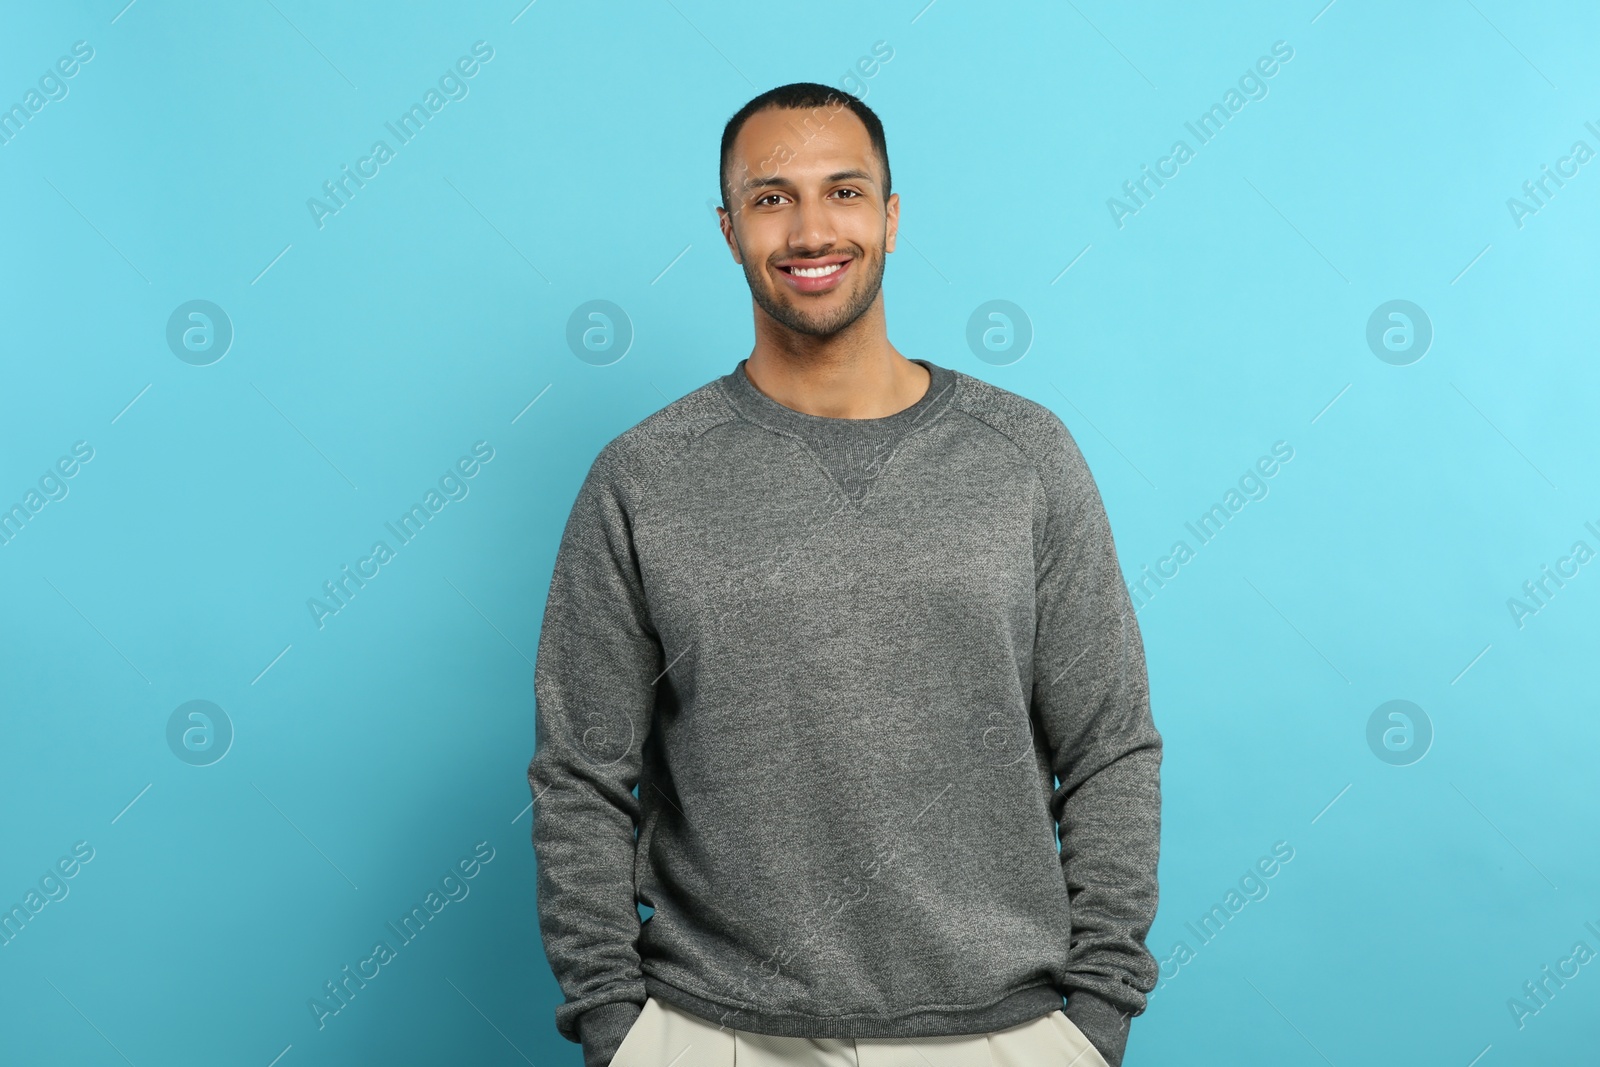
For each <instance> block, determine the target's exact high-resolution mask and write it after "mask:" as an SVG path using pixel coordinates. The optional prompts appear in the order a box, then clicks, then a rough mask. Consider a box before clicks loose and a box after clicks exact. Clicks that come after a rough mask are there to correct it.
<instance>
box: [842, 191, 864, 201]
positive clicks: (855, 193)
mask: <svg viewBox="0 0 1600 1067" xmlns="http://www.w3.org/2000/svg"><path fill="white" fill-rule="evenodd" d="M838 191H839V192H841V193H849V194H850V195H851V196H852V197H855V198H857V199H860V197H861V194H860V193H859V192H857V191H856V190H854V189H840V190H838Z"/></svg>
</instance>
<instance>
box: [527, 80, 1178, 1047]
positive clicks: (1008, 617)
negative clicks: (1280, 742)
mask: <svg viewBox="0 0 1600 1067" xmlns="http://www.w3.org/2000/svg"><path fill="white" fill-rule="evenodd" d="M721 166H722V190H723V208H722V209H721V210H719V211H718V217H719V219H720V221H721V226H722V234H723V237H724V238H725V239H726V241H727V243H728V248H729V250H730V251H731V252H732V254H733V258H734V261H735V262H737V263H739V264H740V265H741V266H742V267H743V269H744V274H745V279H746V281H747V282H748V283H749V286H750V293H751V296H752V298H753V302H754V309H753V310H754V314H755V347H754V348H753V349H752V351H751V352H750V355H749V357H748V358H747V359H745V360H742V361H740V363H739V364H738V365H737V366H736V367H735V368H734V369H733V371H732V372H731V373H729V374H727V375H725V376H724V377H722V378H719V379H716V380H714V381H712V382H709V383H707V384H706V385H704V386H702V387H700V388H698V389H696V390H694V391H693V392H691V393H689V394H688V395H687V396H685V397H683V398H681V399H679V400H677V401H676V402H674V403H672V404H669V405H668V406H667V407H665V408H663V409H662V410H660V411H658V412H656V413H655V414H653V415H651V416H649V417H648V418H646V419H644V420H643V421H642V422H640V423H638V424H637V425H635V426H634V427H632V428H631V429H629V430H628V431H626V432H624V433H622V434H620V435H619V436H617V437H616V438H614V439H613V440H612V441H611V442H610V443H609V444H608V445H606V447H605V448H604V449H603V450H602V451H601V453H600V455H599V456H598V458H596V459H595V461H594V463H593V465H592V466H591V468H590V470H589V473H588V476H587V478H586V479H585V480H584V482H583V485H582V487H581V488H580V489H579V492H578V496H577V500H576V502H575V503H574V505H573V508H572V512H571V515H570V516H569V518H568V520H567V524H566V528H565V531H564V533H563V535H562V539H561V544H560V548H559V550H558V553H557V556H556V563H555V571H554V574H553V576H552V579H551V585H550V594H549V600H548V602H547V605H546V608H545V615H544V624H543V629H542V631H541V634H540V638H539V649H538V662H537V665H536V669H535V695H536V697H537V705H538V707H537V717H536V730H537V741H536V751H535V754H534V756H533V760H532V762H531V764H530V766H529V768H528V781H529V784H530V786H531V788H532V790H533V794H534V796H535V799H536V805H535V812H534V826H533V844H534V850H535V853H536V858H537V861H538V872H539V873H538V908H539V923H540V931H541V934H542V937H543V941H544V947H545V951H546V954H547V955H548V957H549V959H550V963H551V967H552V969H553V970H554V972H555V975H556V978H557V980H558V982H559V983H560V986H561V989H562V991H563V993H564V994H565V996H566V1002H565V1003H564V1004H562V1005H560V1006H558V1007H557V1008H556V1010H555V1016H556V1026H557V1029H558V1031H559V1032H560V1033H561V1034H562V1035H563V1036H565V1037H567V1038H568V1039H570V1040H573V1041H580V1042H581V1043H582V1045H583V1049H584V1062H585V1064H586V1065H587V1067H605V1065H606V1064H608V1063H611V1064H614V1065H615V1067H666V1065H667V1064H669V1063H674V1064H682V1065H690V1064H693V1065H695V1067H704V1065H714V1067H727V1065H732V1064H734V1063H735V1062H737V1063H738V1064H739V1067H747V1065H748V1064H750V1063H770V1064H801V1063H804V1064H841V1065H842V1064H850V1065H856V1064H860V1065H862V1067H867V1065H870V1064H872V1063H878V1064H889V1063H901V1062H904V1063H911V1062H915V1063H919V1064H920V1063H923V1062H930V1063H937V1064H941V1065H944V1064H972V1065H979V1064H982V1065H984V1067H988V1065H989V1064H990V1063H991V1062H992V1063H994V1064H1012V1063H1029V1064H1035V1063H1037V1064H1049V1063H1059V1064H1063V1065H1065V1064H1067V1063H1074V1064H1076V1065H1078V1067H1100V1065H1101V1064H1102V1063H1104V1064H1109V1065H1111V1067H1118V1065H1120V1063H1121V1061H1122V1056H1123V1051H1124V1046H1125V1042H1126V1040H1127V1029H1126V1023H1127V1019H1128V1018H1131V1017H1132V1016H1135V1015H1138V1014H1139V1013H1140V1012H1142V1011H1143V1010H1144V1008H1145V1005H1146V994H1148V993H1149V992H1150V991H1151V990H1152V989H1153V988H1154V986H1155V982H1156V978H1157V968H1156V963H1155V961H1154V959H1153V957H1152V956H1151V955H1150V953H1149V952H1148V951H1147V950H1146V949H1145V945H1144V939H1145V935H1146V934H1147V933H1148V931H1149V928H1150V924H1151V921H1152V919H1153V917H1154V912H1155V907H1156V891H1157V886H1156V860H1157V854H1158V845H1159V828H1160V784H1159V774H1160V764H1161V751H1162V742H1161V736H1160V734H1158V733H1157V731H1156V728H1155V725H1154V723H1153V721H1152V719H1151V714H1150V706H1149V690H1148V682H1147V676H1146V670H1145V661H1144V649H1143V644H1142V641H1141V637H1140V633H1139V628H1138V626H1137V624H1136V623H1135V620H1134V615H1133V610H1132V606H1131V604H1130V603H1129V599H1128V595H1127V591H1126V589H1125V587H1124V585H1123V582H1122V577H1121V571H1120V569H1119V567H1118V565H1117V558H1116V552H1115V548H1114V544H1113V541H1112V537H1111V531H1110V528H1109V526H1108V523H1107V519H1106V515H1105V511H1104V508H1103V506H1102V502H1101V498H1100V495H1099V492H1098V490H1097V488H1096V486H1095V483H1094V480H1093V478H1092V477H1091V476H1090V473H1089V470H1088V468H1087V466H1086V464H1085V462H1084V459H1083V456H1082V455H1081V453H1080V452H1079V450H1078V448H1077V446H1076V444H1075V443H1074V441H1073V439H1072V436H1071V435H1070V434H1069V433H1068V432H1067V429H1066V427H1065V426H1064V425H1063V424H1062V422H1061V420H1060V419H1059V418H1057V417H1056V416H1055V415H1054V414H1053V413H1052V412H1051V411H1050V410H1049V409H1047V408H1045V407H1044V406H1042V405H1040V404H1037V403H1035V402H1033V401H1031V400H1028V399H1026V398H1023V397H1021V396H1019V395H1017V394H1015V393H1011V392H1008V391H1006V390H1004V389H1000V388H998V387H996V386H992V385H989V384H987V383H986V382H984V381H982V380H981V379H978V378H975V377H971V376H968V375H966V374H963V373H961V372H958V371H954V370H950V369H947V368H945V367H943V366H941V365H939V364H937V363H934V362H931V361H929V360H923V359H907V358H905V357H904V356H902V355H901V354H900V352H898V351H897V350H896V349H895V347H894V346H893V345H891V344H890V343H889V340H888V337H887V333H886V327H885V319H884V307H883V294H882V291H881V282H882V278H883V270H884V263H885V257H886V255H887V254H888V253H890V252H892V251H894V247H895V235H896V231H897V229H898V223H899V209H900V203H899V197H898V195H897V194H893V193H891V191H890V175H889V161H888V153H887V150H886V147H885V143H884V138H883V128H882V125H881V124H880V123H879V121H878V118H877V116H876V115H875V114H873V112H872V111H871V110H870V109H869V108H867V106H866V105H865V104H863V103H862V102H861V101H860V100H858V99H856V98H855V97H853V96H850V95H849V94H846V93H843V92H840V91H838V90H834V89H830V88H828V87H827V86H822V85H816V84H812V83H799V84H795V85H787V86H783V87H781V88H778V89H774V90H772V91H771V92H768V93H765V94H762V95H761V96H758V97H756V98H755V99H754V100H752V101H750V103H749V104H747V105H745V107H744V108H743V109H741V110H740V111H739V112H738V113H737V114H735V115H734V116H733V118H732V119H730V120H729V122H728V124H727V127H726V129H725V130H724V132H723V140H722V158H721ZM1057 779H1059V784H1057V781H1056V780H1057ZM636 786H637V789H638V795H637V798H636V797H635V796H634V792H633V791H634V788H635V787H636ZM636 828H637V830H638V834H637V840H636V839H635V829H636ZM1058 829H1059V837H1060V844H1059V846H1058V845H1057V830H1058ZM1058 847H1059V850H1058ZM641 902H642V903H644V904H647V905H649V906H650V907H651V908H652V909H653V912H652V914H651V915H650V917H649V918H648V919H647V920H645V921H644V922H643V923H641V922H640V919H639V910H638V906H637V905H638V904H639V903H641ZM1063 996H1066V997H1067V1001H1066V1007H1065V1010H1064V1011H1063V1010H1062V997H1063ZM935 1046H939V1048H940V1051H939V1053H938V1054H937V1056H936V1055H935V1054H934V1053H933V1052H932V1051H931V1050H932V1049H933V1048H934V1047H935ZM613 1057H615V1058H613Z"/></svg>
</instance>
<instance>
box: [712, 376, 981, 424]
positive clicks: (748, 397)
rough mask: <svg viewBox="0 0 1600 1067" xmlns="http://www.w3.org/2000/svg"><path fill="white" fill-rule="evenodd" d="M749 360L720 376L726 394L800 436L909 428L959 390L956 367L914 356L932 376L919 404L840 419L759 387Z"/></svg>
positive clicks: (753, 415)
mask: <svg viewBox="0 0 1600 1067" xmlns="http://www.w3.org/2000/svg"><path fill="white" fill-rule="evenodd" d="M747 362H749V360H748V357H747V358H746V359H741V360H740V361H739V363H738V365H737V366H735V367H734V368H733V370H732V371H730V372H729V373H727V374H726V375H724V376H723V377H722V378H721V379H719V384H720V385H721V387H722V391H723V393H724V395H726V396H727V397H728V399H729V400H730V401H731V402H732V403H733V405H734V407H735V408H736V409H737V410H738V411H739V412H740V413H741V414H743V415H745V416H746V417H748V418H750V419H751V420H753V421H755V422H758V423H761V424H762V425H765V426H770V427H774V428H777V429H781V430H784V431H787V432H789V433H794V434H798V435H800V436H807V435H810V434H815V433H819V432H821V433H829V432H834V433H839V432H850V431H851V430H859V431H861V432H863V433H871V434H880V433H884V432H889V433H894V432H897V431H902V430H904V431H909V430H911V429H912V428H913V427H914V426H916V425H921V424H925V423H927V422H928V421H930V419H931V417H932V416H933V415H934V414H935V413H936V412H937V411H939V410H940V409H942V408H945V407H947V406H949V404H950V403H951V401H952V400H953V399H954V397H955V392H956V373H955V371H953V370H951V369H949V368H948V367H941V366H939V365H938V364H937V363H931V362H929V361H928V360H925V359H913V360H912V361H911V362H913V363H916V364H919V365H921V366H922V367H924V368H926V369H927V371H928V374H929V376H930V379H931V380H930V381H929V382H928V391H927V392H925V393H923V394H922V396H921V398H919V399H918V400H917V402H916V403H915V404H912V405H911V406H910V407H908V408H905V409H904V410H901V411H897V412H895V413H894V414H893V415H884V416H882V417H881V418H876V419H836V418H831V417H829V416H826V415H811V414H808V413H807V412H804V411H796V410H795V409H794V408H791V407H786V406H784V405H783V404H780V403H778V402H777V401H776V400H774V399H772V398H771V397H770V396H768V395H767V394H766V393H763V392H762V391H761V390H760V389H757V388H756V386H755V383H754V382H752V381H751V380H750V378H749V376H748V375H746V374H745V370H744V366H745V364H746V363H747Z"/></svg>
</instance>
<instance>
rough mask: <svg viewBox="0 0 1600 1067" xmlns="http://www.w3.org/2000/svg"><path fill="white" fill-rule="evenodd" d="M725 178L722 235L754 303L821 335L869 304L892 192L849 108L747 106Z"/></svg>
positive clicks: (878, 281)
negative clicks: (755, 108) (752, 108)
mask: <svg viewBox="0 0 1600 1067" xmlns="http://www.w3.org/2000/svg"><path fill="white" fill-rule="evenodd" d="M727 181H728V185H729V192H728V206H729V207H730V208H731V209H732V214H731V216H730V214H729V213H728V212H727V211H724V210H722V209H720V208H719V209H718V211H717V214H718V217H719V218H720V219H721V222H722V234H723V237H724V238H725V239H726V240H727V242H728V247H729V249H731V250H732V252H733V258H734V260H735V262H737V263H739V264H740V265H742V266H743V267H744V276H745V280H746V281H747V282H748V283H749V285H750V293H751V295H752V296H753V297H754V298H755V302H756V305H757V306H758V307H760V308H761V310H763V311H765V312H766V313H767V314H768V315H769V316H771V317H772V318H773V319H775V320H776V321H777V322H779V323H781V324H782V325H784V326H786V327H788V328H789V329H791V330H793V331H795V332H796V333H803V334H811V335H815V336H826V335H828V334H833V333H837V332H839V331H840V330H842V329H844V328H845V327H846V326H849V325H850V324H851V323H853V322H855V321H856V319H858V318H860V317H861V315H862V314H863V313H865V312H866V310H867V309H868V308H870V307H872V305H873V303H874V302H875V301H876V300H877V299H878V292H879V290H880V288H881V287H882V284H883V268H884V260H885V257H886V255H887V254H888V253H890V252H893V251H894V239H895V231H896V229H897V226H898V222H899V214H900V196H899V194H898V193H896V194H895V195H893V196H891V197H889V199H888V201H887V202H885V200H884V198H883V184H882V182H883V170H882V168H881V166H880V165H879V163H878V156H877V153H876V152H875V151H873V148H872V141H871V139H870V138H869V137H868V135H867V128H866V126H865V125H864V124H863V123H862V121H861V120H860V119H858V118H856V116H855V113H854V112H852V111H851V110H850V109H849V108H847V107H845V106H843V104H842V103H841V104H839V107H838V110H836V111H835V110H833V109H832V107H831V106H830V107H820V108H816V109H810V110H802V109H789V108H768V109H766V110H764V111H759V112H757V113H756V114H754V115H751V116H750V118H749V119H748V120H746V122H745V124H744V126H743V128H741V129H740V131H739V135H738V137H737V138H735V140H734V144H733V149H732V151H731V152H730V154H729V158H728V173H727ZM797 268H798V269H799V270H800V271H801V272H803V273H796V269H797ZM807 274H811V275H816V276H813V277H807V276H806V275H807Z"/></svg>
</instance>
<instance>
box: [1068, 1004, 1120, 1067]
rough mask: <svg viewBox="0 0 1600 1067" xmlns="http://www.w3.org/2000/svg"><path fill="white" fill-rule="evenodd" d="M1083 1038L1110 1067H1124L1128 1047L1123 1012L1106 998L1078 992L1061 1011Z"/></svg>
mask: <svg viewBox="0 0 1600 1067" xmlns="http://www.w3.org/2000/svg"><path fill="white" fill-rule="evenodd" d="M1062 1011H1063V1013H1064V1014H1065V1015H1066V1016H1067V1018H1069V1019H1071V1020H1072V1021H1073V1023H1074V1024H1075V1025H1076V1026H1077V1027H1078V1029H1079V1030H1082V1031H1083V1036H1084V1037H1087V1038H1088V1039H1089V1041H1090V1042H1091V1043H1092V1044H1093V1045H1094V1047H1095V1048H1096V1049H1097V1050H1098V1051H1099V1053H1100V1055H1101V1056H1102V1057H1104V1058H1105V1061H1106V1063H1108V1064H1110V1067H1122V1054H1123V1051H1124V1050H1125V1049H1126V1048H1127V1045H1128V1022H1129V1020H1128V1019H1126V1018H1124V1017H1123V1012H1122V1009H1121V1008H1119V1007H1117V1006H1116V1005H1115V1004H1112V1003H1111V1002H1110V1001H1109V1000H1106V999H1104V998H1103V997H1097V996H1095V995H1094V994H1093V993H1090V992H1088V991H1087V990H1083V989H1075V990H1073V991H1072V993H1071V994H1070V995H1069V996H1068V997H1067V1006H1066V1007H1065V1008H1063V1009H1062Z"/></svg>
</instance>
